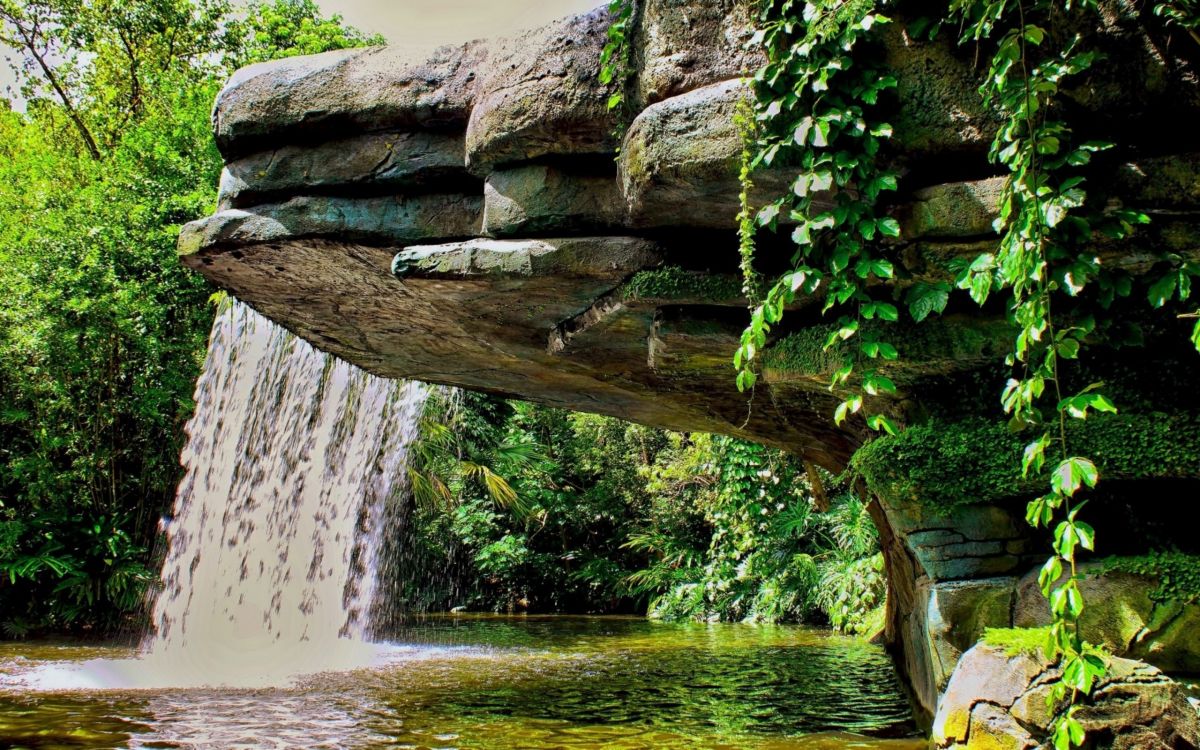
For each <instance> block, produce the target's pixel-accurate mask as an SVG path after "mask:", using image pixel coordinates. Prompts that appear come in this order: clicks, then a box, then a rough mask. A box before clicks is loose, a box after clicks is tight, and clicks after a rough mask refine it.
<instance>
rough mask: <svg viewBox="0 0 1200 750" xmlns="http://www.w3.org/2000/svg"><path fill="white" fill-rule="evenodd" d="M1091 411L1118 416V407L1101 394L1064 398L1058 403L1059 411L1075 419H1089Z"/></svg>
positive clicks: (1082, 394) (1085, 394)
mask: <svg viewBox="0 0 1200 750" xmlns="http://www.w3.org/2000/svg"><path fill="white" fill-rule="evenodd" d="M1089 409H1095V410H1096V411H1099V412H1107V413H1109V414H1116V413H1117V407H1116V406H1115V405H1114V404H1113V402H1112V401H1109V400H1108V398H1107V397H1106V396H1104V394H1101V393H1086V392H1085V393H1081V394H1079V395H1078V396H1071V397H1069V398H1064V399H1063V400H1062V401H1060V402H1059V403H1058V410H1059V411H1063V412H1066V413H1067V416H1069V417H1071V418H1073V419H1087V417H1088V413H1089V411H1088V410H1089Z"/></svg>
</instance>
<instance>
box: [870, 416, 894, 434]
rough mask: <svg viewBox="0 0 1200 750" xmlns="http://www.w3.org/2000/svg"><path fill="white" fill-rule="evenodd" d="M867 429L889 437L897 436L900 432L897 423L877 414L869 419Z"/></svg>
mask: <svg viewBox="0 0 1200 750" xmlns="http://www.w3.org/2000/svg"><path fill="white" fill-rule="evenodd" d="M867 427H870V428H871V429H872V430H875V431H876V432H879V431H883V432H886V433H887V434H889V435H897V434H899V432H900V430H899V429H898V428H897V427H896V423H895V422H893V421H892V420H891V419H890V418H889V417H888V416H886V415H884V414H875V415H873V416H871V417H870V418H868V419H867Z"/></svg>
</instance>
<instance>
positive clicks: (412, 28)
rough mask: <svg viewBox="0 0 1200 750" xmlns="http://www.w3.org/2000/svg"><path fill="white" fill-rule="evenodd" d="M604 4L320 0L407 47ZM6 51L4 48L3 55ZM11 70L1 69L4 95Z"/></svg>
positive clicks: (499, 30)
mask: <svg viewBox="0 0 1200 750" xmlns="http://www.w3.org/2000/svg"><path fill="white" fill-rule="evenodd" d="M604 3H605V0H317V4H318V5H320V6H321V8H322V9H323V10H324V11H325V12H326V13H340V14H341V15H342V16H343V17H344V18H345V19H346V22H347V23H349V24H351V25H353V26H357V27H358V28H360V29H362V30H363V31H365V32H367V33H369V34H374V33H379V34H383V36H384V37H386V38H387V40H388V41H389V42H392V43H393V44H399V45H403V46H406V47H435V46H437V45H439V44H447V43H450V42H464V41H468V40H470V39H478V38H480V37H489V36H501V35H504V34H508V33H511V32H514V31H520V30H521V29H526V28H533V27H535V26H539V25H541V24H544V23H547V22H549V21H553V20H554V19H556V18H561V17H563V16H568V15H570V14H572V13H579V12H582V11H585V10H591V9H592V8H595V7H598V6H600V5H603V4H604ZM4 51H5V50H0V52H4ZM11 83H12V72H11V71H10V70H9V68H8V66H7V65H0V96H7V95H8V94H7V93H6V92H7V89H8V87H9V85H11Z"/></svg>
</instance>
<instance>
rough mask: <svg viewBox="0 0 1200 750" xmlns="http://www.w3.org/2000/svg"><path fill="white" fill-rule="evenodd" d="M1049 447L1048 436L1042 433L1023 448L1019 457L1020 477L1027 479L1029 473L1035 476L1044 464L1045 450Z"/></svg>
mask: <svg viewBox="0 0 1200 750" xmlns="http://www.w3.org/2000/svg"><path fill="white" fill-rule="evenodd" d="M1049 446H1050V435H1049V434H1048V433H1043V434H1042V436H1041V437H1040V438H1038V439H1037V440H1034V441H1033V442H1032V443H1030V444H1029V445H1027V446H1025V453H1024V455H1023V456H1022V457H1021V476H1022V477H1028V476H1029V473H1030V472H1033V473H1034V474H1037V473H1038V472H1040V471H1041V470H1042V466H1044V465H1045V463H1046V448H1048V447H1049Z"/></svg>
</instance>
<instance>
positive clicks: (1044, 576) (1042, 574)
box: [1038, 556, 1063, 596]
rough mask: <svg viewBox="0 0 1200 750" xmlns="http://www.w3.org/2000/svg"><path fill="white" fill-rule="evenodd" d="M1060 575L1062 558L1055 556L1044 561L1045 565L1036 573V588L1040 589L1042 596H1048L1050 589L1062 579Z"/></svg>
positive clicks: (1061, 572)
mask: <svg viewBox="0 0 1200 750" xmlns="http://www.w3.org/2000/svg"><path fill="white" fill-rule="evenodd" d="M1062 574H1063V564H1062V558H1060V557H1057V556H1055V557H1051V558H1050V559H1049V560H1047V561H1046V564H1045V565H1043V566H1042V569H1041V570H1040V571H1038V587H1040V588H1041V590H1042V595H1043V596H1050V589H1051V587H1053V586H1054V584H1055V583H1057V582H1058V579H1059V578H1062Z"/></svg>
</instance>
